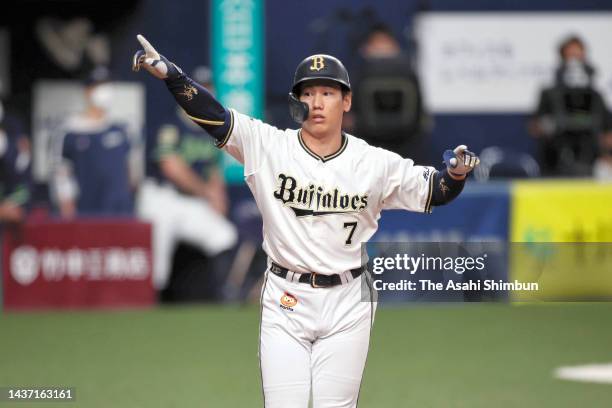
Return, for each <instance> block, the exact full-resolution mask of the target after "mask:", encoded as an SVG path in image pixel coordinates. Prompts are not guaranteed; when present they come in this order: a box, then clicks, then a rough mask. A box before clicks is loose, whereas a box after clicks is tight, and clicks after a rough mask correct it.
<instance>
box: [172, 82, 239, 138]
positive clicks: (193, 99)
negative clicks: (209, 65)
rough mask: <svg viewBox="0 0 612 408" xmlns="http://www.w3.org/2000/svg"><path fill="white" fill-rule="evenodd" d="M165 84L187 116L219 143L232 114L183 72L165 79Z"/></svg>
mask: <svg viewBox="0 0 612 408" xmlns="http://www.w3.org/2000/svg"><path fill="white" fill-rule="evenodd" d="M166 86H167V87H168V89H169V90H170V92H172V95H174V99H176V102H177V103H178V104H179V105H180V106H181V108H183V110H184V111H185V113H187V116H189V118H190V119H191V120H193V121H194V122H195V123H197V124H198V125H199V126H200V127H201V128H203V129H204V130H206V132H208V133H209V134H210V135H211V136H212V137H214V138H215V139H216V140H217V144H221V143H222V142H223V141H224V140H226V139H227V135H228V134H229V133H230V132H231V130H232V129H231V128H232V114H231V112H230V111H229V110H227V109H225V107H224V106H223V105H221V103H219V101H217V99H215V97H214V96H213V95H212V94H211V93H210V92H208V90H207V89H206V88H204V87H203V86H201V85H200V84H198V83H197V82H195V81H194V80H192V79H191V78H189V77H188V76H187V75H185V74H181V75H179V76H178V77H177V78H174V79H171V80H170V79H167V80H166Z"/></svg>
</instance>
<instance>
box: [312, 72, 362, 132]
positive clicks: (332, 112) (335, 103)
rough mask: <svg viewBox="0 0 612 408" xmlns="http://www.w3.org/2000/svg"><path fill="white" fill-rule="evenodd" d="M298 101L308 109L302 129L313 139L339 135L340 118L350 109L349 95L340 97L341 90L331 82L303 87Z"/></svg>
mask: <svg viewBox="0 0 612 408" xmlns="http://www.w3.org/2000/svg"><path fill="white" fill-rule="evenodd" d="M300 101H302V102H305V103H307V104H308V108H309V115H308V119H307V120H306V121H304V123H303V124H302V127H303V128H304V130H306V131H307V132H308V133H310V134H311V135H313V136H315V137H317V136H319V137H324V136H327V135H330V134H339V133H340V130H341V128H342V116H343V115H344V112H348V111H349V110H350V109H351V94H350V93H347V94H345V95H342V88H341V87H340V86H339V85H336V84H335V83H333V82H320V83H319V82H315V83H313V84H312V85H310V84H309V85H306V86H304V88H303V89H302V93H301V94H300Z"/></svg>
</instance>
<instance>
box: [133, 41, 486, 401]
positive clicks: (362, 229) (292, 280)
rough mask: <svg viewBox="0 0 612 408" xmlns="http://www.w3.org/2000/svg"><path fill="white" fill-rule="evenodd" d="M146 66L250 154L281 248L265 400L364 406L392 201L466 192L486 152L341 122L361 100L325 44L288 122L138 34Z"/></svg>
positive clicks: (241, 152) (268, 287) (196, 115)
mask: <svg viewBox="0 0 612 408" xmlns="http://www.w3.org/2000/svg"><path fill="white" fill-rule="evenodd" d="M138 40H139V41H140V43H141V45H142V47H143V50H140V51H138V52H137V53H136V54H135V55H134V61H133V67H134V70H135V71H137V70H139V69H140V68H141V67H143V68H145V69H146V70H147V71H148V72H150V73H151V74H152V75H154V76H155V77H157V78H160V79H163V80H164V81H165V83H166V85H167V87H168V89H169V90H170V92H171V93H172V94H173V95H174V97H175V99H176V101H177V102H178V103H179V104H180V106H181V107H182V108H183V109H184V110H185V111H186V113H187V114H188V115H189V116H190V117H191V119H192V120H193V121H194V122H196V123H198V124H200V125H201V126H202V127H203V128H204V129H205V130H206V131H207V132H208V133H209V134H210V135H211V136H212V137H214V138H215V139H216V143H217V146H218V147H219V148H222V149H224V150H225V151H227V152H228V153H229V154H231V155H232V156H233V157H235V158H236V159H237V160H238V161H240V162H241V163H243V164H244V177H245V180H246V183H247V184H248V186H249V188H250V189H251V192H252V193H253V196H254V197H255V200H256V202H257V205H258V207H259V210H260V212H261V215H262V218H263V237H264V241H263V249H264V251H265V252H266V254H267V255H268V257H269V261H268V268H267V270H266V272H265V283H264V285H263V289H262V295H261V309H262V314H261V326H260V344H259V355H260V366H261V376H262V385H263V392H264V405H265V407H268V408H270V407H282V408H294V407H295V408H298V407H299V408H306V407H308V404H309V401H310V399H311V397H312V406H313V407H314V408H330V407H334V408H337V407H356V406H357V402H358V398H359V389H360V385H361V379H362V375H363V371H364V367H365V361H366V356H367V353H368V346H369V339H370V332H371V328H372V324H373V320H374V314H375V309H376V302H375V298H374V293H373V292H374V291H373V290H372V289H371V283H370V278H369V275H368V272H367V271H366V266H365V265H363V264H362V256H361V243H364V242H367V241H368V240H369V239H370V238H371V237H372V235H373V234H374V233H375V232H376V229H377V227H378V219H379V218H380V213H381V211H382V210H383V209H390V208H399V209H406V210H410V211H419V212H426V213H428V212H431V207H432V206H435V205H441V204H445V203H447V202H449V201H450V200H452V199H453V198H455V197H456V196H457V195H458V194H459V193H460V192H461V190H462V188H463V185H464V182H465V178H466V175H467V173H468V172H469V171H471V170H472V169H473V168H474V166H476V165H477V164H478V158H477V157H476V155H474V154H473V153H471V152H469V151H468V150H467V148H466V146H463V145H462V146H458V147H457V148H456V149H455V150H448V151H446V152H445V154H444V158H445V162H446V164H447V168H445V169H443V170H442V171H436V170H435V168H433V167H424V166H417V165H415V164H414V163H413V161H412V160H410V159H403V158H402V157H400V156H399V155H397V154H395V153H392V152H389V151H386V150H383V149H380V148H377V147H373V146H370V145H368V144H367V143H365V142H364V141H363V140H361V139H359V138H357V137H355V136H352V135H349V134H346V133H344V132H343V131H342V129H341V124H342V117H343V114H344V113H345V112H348V111H349V110H350V108H351V86H350V81H349V76H348V73H347V71H346V69H345V68H344V66H343V65H342V63H341V62H340V61H339V60H338V59H336V58H334V57H332V56H329V55H323V54H317V55H313V56H310V57H308V58H306V59H304V60H303V61H302V62H301V63H300V64H299V65H298V67H297V70H296V73H295V77H294V81H293V87H292V89H291V93H290V95H289V105H290V113H291V116H292V117H293V119H294V120H295V121H296V122H298V123H299V124H300V125H301V128H300V129H298V130H294V129H287V130H280V129H277V128H275V127H273V126H270V125H268V124H265V123H263V122H261V121H259V120H256V119H253V118H251V117H248V116H246V115H243V114H241V113H239V112H237V111H235V110H232V109H227V108H225V107H224V106H223V105H221V104H220V103H219V102H218V101H216V100H215V99H214V97H213V96H212V95H211V94H210V93H209V92H208V91H207V90H206V89H205V88H203V87H200V86H198V85H197V84H196V83H194V82H193V81H192V80H191V79H190V78H188V77H187V76H186V75H185V74H184V73H183V72H182V70H181V69H180V68H178V67H177V66H176V65H175V64H173V63H171V62H170V61H169V60H168V59H166V58H165V57H164V56H162V55H160V54H159V53H158V52H157V51H156V50H155V49H154V48H153V47H152V46H151V44H149V43H148V42H147V40H146V39H145V38H144V37H142V36H141V35H139V36H138Z"/></svg>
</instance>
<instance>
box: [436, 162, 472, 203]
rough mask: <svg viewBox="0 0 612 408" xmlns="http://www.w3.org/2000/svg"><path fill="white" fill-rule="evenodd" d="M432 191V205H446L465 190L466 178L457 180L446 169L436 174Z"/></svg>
mask: <svg viewBox="0 0 612 408" xmlns="http://www.w3.org/2000/svg"><path fill="white" fill-rule="evenodd" d="M433 177H434V180H433V185H432V187H431V188H432V190H433V191H432V192H431V205H444V204H447V203H450V202H451V201H453V200H454V199H455V198H456V197H457V196H458V195H459V193H461V191H462V190H463V186H464V185H465V179H463V180H455V179H454V178H452V177H451V176H449V175H448V171H447V170H446V169H444V170H442V171H437V172H436V173H435V174H434V176H433Z"/></svg>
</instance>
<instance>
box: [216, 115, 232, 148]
mask: <svg viewBox="0 0 612 408" xmlns="http://www.w3.org/2000/svg"><path fill="white" fill-rule="evenodd" d="M228 112H229V114H230V126H229V129H228V130H227V134H226V135H225V137H224V138H223V140H222V141H221V142H220V143H219V144H217V147H218V148H219V149H223V147H225V145H226V144H227V142H228V140H229V138H230V136H231V135H232V131H233V130H234V112H232V111H231V110H229V109H228Z"/></svg>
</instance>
